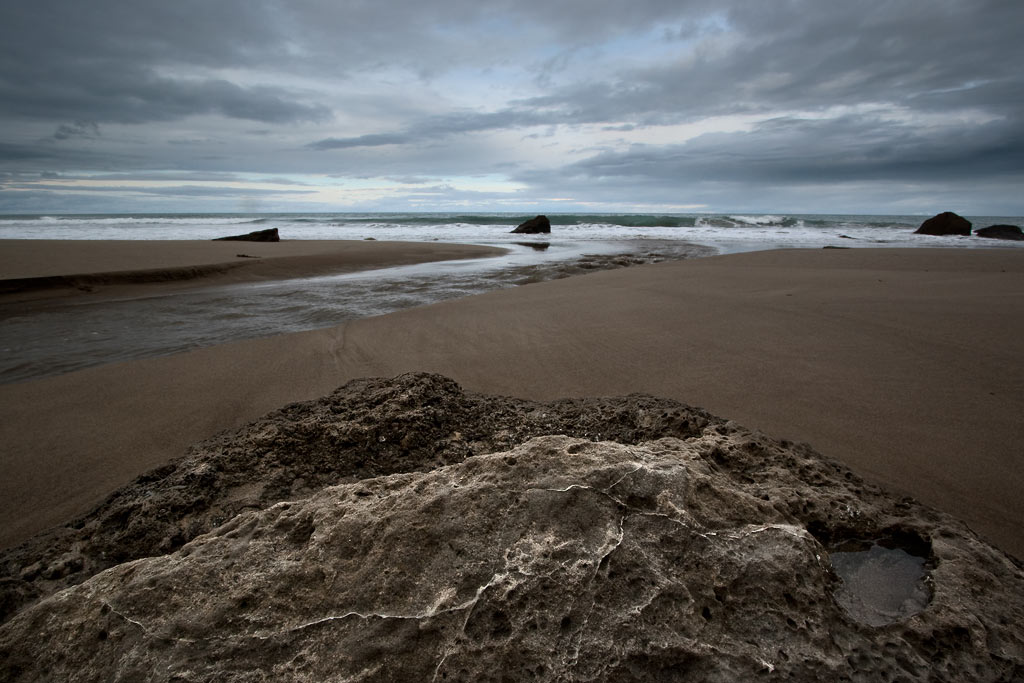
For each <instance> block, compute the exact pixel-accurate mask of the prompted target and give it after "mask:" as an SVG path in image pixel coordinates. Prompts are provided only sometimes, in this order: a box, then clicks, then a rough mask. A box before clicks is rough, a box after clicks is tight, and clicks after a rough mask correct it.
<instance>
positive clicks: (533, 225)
mask: <svg viewBox="0 0 1024 683" xmlns="http://www.w3.org/2000/svg"><path fill="white" fill-rule="evenodd" d="M512 232H513V233H520V234H538V233H545V232H551V221H549V220H548V217H547V216H537V217H535V218H531V219H530V220H528V221H523V222H522V223H520V224H519V226H518V227H516V229H515V230H513V231H512Z"/></svg>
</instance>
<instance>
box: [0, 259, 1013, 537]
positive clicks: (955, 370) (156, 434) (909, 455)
mask: <svg viewBox="0 0 1024 683" xmlns="http://www.w3.org/2000/svg"><path fill="white" fill-rule="evenodd" d="M236 247H238V245H237V243H236ZM238 248H241V247H238ZM245 248H246V249H248V245H247V246H246V247H245ZM160 286H163V285H160ZM1022 354H1024V253H1022V252H1020V251H1018V250H981V249H979V250H975V249H971V250H953V249H948V250H932V249H854V250H789V251H772V252H758V253H750V254H735V255H729V256H720V257H710V258H704V259H694V260H688V261H681V262H672V263H661V264H655V265H648V266H639V267H634V268H628V269H623V270H616V271H606V272H600V273H594V274H590V275H585V276H579V277H572V278H568V279H564V280H558V281H553V282H544V283H538V284H531V285H527V286H523V287H518V288H514V289H509V290H501V291H496V292H491V293H488V294H484V295H480V296H476V297H469V298H466V299H460V300H456V301H448V302H443V303H439V304H435V305H432V306H426V307H422V308H416V309H412V310H408V311H403V312H399V313H394V314H391V315H386V316H380V317H375V318H366V319H362V320H356V321H352V322H349V323H346V324H343V325H340V326H338V327H335V328H330V329H327V330H318V331H313V332H303V333H299V334H293V335H285V336H278V337H271V338H266V339H258V340H251V341H245V342H239V343H235V344H227V345H223V346H218V347H212V348H208V349H202V350H199V351H194V352H190V353H187V354H180V355H176V356H168V357H164V358H155V359H150V360H143V361H134V362H130V363H123V364H115V365H109V366H104V367H100V368H94V369H91V370H84V371H81V372H76V373H72V374H69V375H64V376H60V377H53V378H48V379H44V380H38V381H34V382H27V383H23V384H13V385H6V386H0V443H2V444H4V446H3V451H4V452H3V456H2V464H3V467H4V474H5V476H4V477H3V478H2V479H0V497H2V499H3V500H4V501H5V506H4V508H3V509H2V510H0V545H9V544H12V543H15V542H17V541H19V540H20V539H23V538H26V537H27V536H29V535H31V534H32V533H34V532H36V531H38V530H40V529H42V528H45V527H46V526H49V525H53V524H56V523H60V522H62V521H65V520H67V519H69V518H70V517H72V516H73V515H75V514H80V513H82V512H85V511H87V510H88V509H89V508H90V507H91V506H92V505H94V504H96V503H97V502H99V501H100V500H102V498H103V497H104V496H105V495H106V494H107V493H109V492H110V491H111V490H113V489H114V488H116V487H117V486H119V485H121V484H124V483H126V482H128V481H130V480H131V479H132V478H133V477H135V476H137V475H138V474H140V473H142V472H144V471H146V470H147V469H150V468H152V467H155V466H157V465H160V464H163V463H165V462H167V461H168V460H169V459H171V458H174V457H176V456H178V455H181V454H182V453H183V452H184V450H185V448H186V447H187V445H188V444H190V443H193V442H195V441H197V440H199V439H202V438H204V437H206V436H209V435H211V434H213V433H214V432H216V431H218V430H221V429H228V428H232V427H237V426H240V425H241V424H244V423H245V422H246V421H248V420H251V419H253V418H255V417H257V416H259V415H261V414H263V413H265V412H267V411H269V410H273V409H275V408H278V407H280V406H282V405H284V404H286V403H288V402H291V401H298V400H304V399H309V398H313V397H316V396H320V395H323V394H325V393H328V392H329V391H331V390H332V389H334V388H335V387H336V386H338V385H340V384H342V383H344V382H345V381H347V380H349V379H352V378H355V377H362V376H392V375H396V374H399V373H402V372H406V371H413V370H423V371H433V372H440V373H443V374H446V375H448V376H451V377H453V378H454V379H456V380H457V381H459V382H460V383H461V384H462V385H463V386H464V387H465V388H467V389H469V390H473V391H485V392H489V393H498V394H507V395H514V396H521V397H525V398H535V399H550V398H555V397H560V396H585V395H617V394H625V393H629V392H637V391H639V392H647V393H652V394H657V395H661V396H666V397H671V398H676V399H679V400H682V401H685V402H688V403H691V404H694V405H698V406H701V407H704V408H706V409H707V410H710V411H711V412H713V413H716V414H718V415H721V416H724V417H728V418H732V419H735V420H737V421H738V422H740V423H741V424H743V425H746V426H748V427H753V428H757V429H761V430H763V431H765V432H767V433H769V434H771V435H773V436H776V437H779V438H787V439H791V440H795V441H807V442H809V443H811V444H812V445H813V446H814V447H815V448H817V449H818V450H819V451H821V452H822V453H824V454H826V455H828V456H831V457H834V458H837V459H839V460H842V461H844V462H845V463H846V464H847V465H849V466H850V467H851V468H852V469H854V470H855V471H857V472H858V473H860V474H862V475H863V476H865V477H867V478H868V479H870V480H872V481H875V482H877V483H880V484H883V485H885V486H887V487H889V488H890V489H893V490H895V491H896V492H898V493H906V494H909V495H913V496H914V497H916V498H918V499H920V500H921V501H923V502H925V503H928V504H931V505H934V506H936V507H939V508H941V509H944V510H946V511H948V512H950V513H952V514H955V515H957V516H959V517H961V518H962V519H964V520H965V521H967V522H968V523H969V524H970V525H971V526H972V527H973V528H974V529H975V530H976V531H978V532H979V533H980V534H981V535H983V536H984V537H985V538H987V539H988V540H990V541H991V542H993V543H995V544H996V545H998V546H999V547H1001V548H1003V549H1004V550H1006V551H1008V552H1010V553H1012V554H1014V555H1016V556H1018V557H1024V530H1022V528H1021V525H1020V520H1021V519H1024V497H1022V496H1020V491H1021V490H1024V449H1022V448H1021V447H1020V444H1021V443H1024V420H1022V419H1021V415H1022V412H1024V364H1022V363H1021V362H1020V358H1021V357H1022Z"/></svg>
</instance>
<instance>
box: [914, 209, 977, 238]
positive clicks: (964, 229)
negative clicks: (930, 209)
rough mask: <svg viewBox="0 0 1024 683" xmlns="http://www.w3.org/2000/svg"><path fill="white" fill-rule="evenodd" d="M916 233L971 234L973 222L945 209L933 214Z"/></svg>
mask: <svg viewBox="0 0 1024 683" xmlns="http://www.w3.org/2000/svg"><path fill="white" fill-rule="evenodd" d="M914 234H915V235H966V236H968V237H969V236H970V235H971V222H970V221H969V220H967V219H966V218H964V217H963V216H960V215H957V214H955V213H953V212H952V211H944V212H943V213H940V214H938V215H937V216H932V217H931V218H929V219H928V220H926V221H925V222H924V223H921V227H919V228H918V229H917V230H915V231H914Z"/></svg>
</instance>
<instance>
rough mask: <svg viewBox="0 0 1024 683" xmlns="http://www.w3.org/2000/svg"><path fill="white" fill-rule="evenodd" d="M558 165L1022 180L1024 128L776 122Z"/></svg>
mask: <svg viewBox="0 0 1024 683" xmlns="http://www.w3.org/2000/svg"><path fill="white" fill-rule="evenodd" d="M563 170H564V172H565V173H566V174H568V175H579V176H583V177H588V178H628V177H631V178H637V179H640V178H643V179H646V180H652V179H663V180H668V181H671V182H697V181H717V180H737V181H747V182H755V181H756V182H762V183H788V182H800V183H820V182H839V181H885V180H893V179H901V178H917V179H921V180H974V181H977V180H980V179H983V178H993V177H1005V176H1013V177H1024V128H1022V127H1020V126H1012V125H1008V124H1006V123H1005V122H992V123H989V124H984V125H979V126H977V127H975V128H973V129H971V130H969V131H959V132H958V133H957V134H955V135H953V136H950V134H949V132H948V131H945V130H935V131H921V130H919V129H917V128H916V127H914V126H909V125H895V124H892V123H890V122H880V121H878V120H877V119H873V118H871V117H857V116H848V117H843V118H840V119H831V120H799V119H776V120H772V121H768V122H766V123H764V124H762V125H760V126H757V127H755V128H754V129H753V130H752V131H749V132H743V133H715V134H706V135H702V136H699V137H697V138H694V139H693V140H690V141H688V142H687V143H685V144H681V145H662V146H650V145H635V146H634V147H633V148H631V149H630V150H628V151H625V152H603V153H600V154H595V155H593V156H592V157H590V158H588V159H585V160H583V161H580V162H577V163H575V164H572V165H570V166H568V167H566V168H565V169H563Z"/></svg>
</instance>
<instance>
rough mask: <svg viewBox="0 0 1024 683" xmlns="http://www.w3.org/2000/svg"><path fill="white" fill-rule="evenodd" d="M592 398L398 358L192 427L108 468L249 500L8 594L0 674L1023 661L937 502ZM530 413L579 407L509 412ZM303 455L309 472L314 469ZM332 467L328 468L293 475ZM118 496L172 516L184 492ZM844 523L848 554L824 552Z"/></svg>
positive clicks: (700, 668) (820, 669)
mask: <svg viewBox="0 0 1024 683" xmlns="http://www.w3.org/2000/svg"><path fill="white" fill-rule="evenodd" d="M588 401H590V402H588ZM588 401H560V402H553V403H547V404H541V403H530V402H525V401H517V400H514V399H502V398H496V397H484V396H479V395H473V394H464V393H463V392H462V391H461V390H459V388H458V387H457V386H456V385H454V384H453V383H452V382H450V381H448V380H445V379H443V378H439V377H437V376H431V375H407V376H403V377H400V378H397V379H395V380H366V381H360V382H356V383H351V384H349V385H347V386H346V387H343V388H342V389H340V390H339V391H338V392H336V393H335V394H333V395H331V396H330V397H327V398H325V399H322V400H320V401H315V402H310V403H305V404H295V405H293V406H289V407H288V408H286V409H284V410H282V411H278V412H277V413H275V414H273V415H271V416H268V417H267V418H265V419H263V420H260V421H257V422H255V423H253V424H252V425H250V426H249V427H247V428H244V429H242V430H240V431H238V432H237V433H235V434H233V435H224V436H222V437H219V438H217V439H214V440H211V441H209V442H206V443H205V444H202V445H200V446H199V447H197V448H196V449H195V450H194V451H193V452H192V453H191V454H190V455H189V456H188V457H187V458H185V459H184V460H182V461H181V462H179V463H178V464H177V465H174V466H169V468H165V470H164V471H160V472H157V473H154V474H153V475H151V476H150V477H148V478H145V479H140V480H139V482H137V483H136V486H137V488H136V489H135V490H134V493H133V494H131V495H136V494H141V493H142V490H143V488H145V489H147V490H148V491H149V492H150V494H151V497H153V496H156V497H158V498H159V497H161V496H165V497H166V496H168V495H171V490H172V488H177V489H180V488H184V489H187V490H189V491H192V492H194V493H198V492H199V491H200V490H202V489H210V490H211V491H213V492H214V493H213V494H211V495H212V496H213V497H219V499H220V501H221V502H220V503H218V505H221V506H225V505H227V504H228V501H230V500H235V499H239V498H241V499H245V500H246V501H248V503H247V505H244V506H243V507H245V508H248V509H246V510H245V511H244V512H242V513H241V514H239V515H237V516H235V517H233V518H232V519H230V520H229V521H227V522H226V523H224V524H222V525H220V526H218V527H216V528H214V529H213V530H212V531H210V532H209V533H206V534H203V535H201V536H198V537H196V538H194V539H193V540H192V541H191V542H190V543H189V544H187V545H185V546H184V547H182V548H180V549H178V550H177V551H176V552H173V553H169V554H164V555H159V556H156V557H150V558H146V559H141V560H137V561H134V562H126V563H124V564H121V565H119V566H116V567H114V568H112V569H110V570H109V571H106V572H104V573H102V574H98V575H96V576H93V577H92V578H91V579H90V580H88V581H86V582H85V583H82V584H80V585H78V586H75V587H72V588H69V589H66V590H64V591H62V592H60V593H57V594H56V595H53V596H51V597H50V598H48V599H46V600H43V601H41V602H38V603H37V604H35V605H33V606H31V607H28V608H26V609H23V610H22V611H21V612H20V613H19V614H17V615H16V616H15V617H14V618H13V619H11V620H10V621H8V622H7V623H6V624H4V625H3V626H2V627H0V678H3V679H4V680H13V681H17V680H46V679H52V680H61V679H65V678H68V677H77V678H78V679H82V680H111V679H114V678H117V677H121V678H122V679H128V678H131V677H132V676H135V675H138V676H139V677H142V678H145V677H154V676H155V677H156V678H158V679H159V680H180V681H189V680H197V681H198V680H309V681H318V680H364V681H376V680H379V681H385V680H437V681H440V680H474V681H475V680H499V679H500V680H551V681H554V680H616V681H618V680H660V679H662V678H668V679H671V680H695V681H697V680H699V681H705V680H721V681H733V680H750V679H752V678H754V677H764V678H767V679H785V680H799V681H811V680H815V681H817V680H864V681H876V680H948V681H954V680H1012V679H1014V678H1015V677H1019V676H1020V675H1021V672H1022V671H1024V634H1022V633H1021V630H1020V628H1019V624H1020V623H1022V619H1024V597H1022V596H1024V574H1022V572H1021V570H1020V568H1019V567H1018V566H1017V565H1015V563H1014V562H1013V561H1012V560H1011V559H1010V558H1008V557H1007V556H1006V555H1004V554H1003V553H1001V552H999V551H997V550H995V549H994V548H992V547H991V546H988V545H986V544H985V543H983V542H981V541H980V540H979V539H978V538H977V537H975V536H974V535H973V534H972V533H971V532H970V531H969V530H967V529H966V528H965V527H964V526H963V525H961V524H960V523H959V522H956V521H955V520H953V519H951V518H950V517H948V516H946V515H944V514H942V513H939V512H936V511H934V510H931V509H929V508H925V507H923V506H920V505H918V504H916V503H914V502H913V501H911V500H909V499H903V500H897V499H894V498H891V497H889V496H887V495H886V494H884V493H883V492H882V491H880V490H879V489H876V488H874V487H872V486H870V485H867V484H865V483H864V482H863V481H861V480H859V479H858V478H857V477H856V476H854V475H852V474H851V473H849V472H848V471H846V470H845V469H844V468H842V467H840V466H838V465H837V464H835V463H832V462H829V461H827V460H826V459H824V458H822V457H821V456H820V455H818V454H816V453H815V452H814V451H812V450H811V449H810V448H808V447H806V446H795V445H792V444H788V443H785V442H777V441H774V440H772V439H769V438H767V437H765V436H764V435H761V434H758V433H753V432H750V431H747V430H745V429H743V428H742V427H739V426H737V425H735V424H734V423H731V422H730V423H727V422H724V421H722V420H719V419H717V418H713V417H711V416H709V415H707V414H706V413H703V412H702V411H699V410H696V409H692V408H689V407H687V406H684V405H681V404H677V403H674V402H671V401H663V400H659V399H652V398H649V397H642V396H631V397H626V398H622V399H589V400H588ZM449 409H452V410H454V411H455V413H454V414H453V415H450V414H449V413H448V411H449ZM545 425H547V427H550V428H551V429H552V430H558V429H559V428H560V427H574V426H575V428H576V429H578V430H580V431H583V432H588V433H586V434H583V433H580V434H578V435H577V436H575V437H573V436H538V437H536V438H532V439H528V437H530V436H533V435H534V434H535V433H536V430H538V429H540V430H544V429H545ZM605 425H607V426H608V429H605V428H604V426H605ZM658 432H661V433H662V434H663V435H664V438H656V437H657V436H658ZM549 433H554V432H553V431H552V432H549ZM524 439H528V440H525V442H524ZM595 439H597V440H595ZM622 442H631V443H622ZM502 444H508V445H502ZM512 444H516V445H512ZM360 452H362V453H363V455H362V456H359V453H360ZM265 460H266V461H268V463H269V464H268V466H267V468H265V469H264V468H263V467H262V466H261V465H262V463H263V462H264V461H265ZM236 461H238V462H237V463H236ZM300 462H301V463H303V464H299V463H300ZM445 462H447V463H451V464H446V465H444V466H440V465H442V463H445ZM241 463H245V464H244V465H243V464H241ZM304 468H306V469H304ZM320 469H323V470H324V471H330V472H332V473H333V474H332V475H331V476H326V475H325V476H324V477H322V478H321V479H316V477H317V471H319V470H320ZM402 469H408V470H418V471H405V472H402ZM227 470H233V471H234V474H232V475H231V476H230V477H228V478H227V479H225V475H224V472H225V471H227ZM387 470H391V471H393V472H395V473H394V474H390V475H384V474H383V472H384V471H387ZM300 472H304V473H305V474H300ZM342 472H348V473H349V475H348V476H345V475H342V474H341V473H342ZM372 472H376V473H377V474H379V475H380V476H372V474H371V473H372ZM246 475H247V476H248V480H247V482H246V481H245V480H244V477H245V476H246ZM363 475H365V476H368V477H369V478H365V479H362V480H354V478H355V477H357V476H363ZM237 477H243V479H238V478H237ZM288 477H299V478H300V479H302V480H303V481H301V482H300V481H297V480H290V479H288ZM307 477H309V479H307ZM332 478H333V479H335V480H337V479H339V478H343V479H347V480H348V483H343V484H340V485H336V486H326V487H321V488H319V490H317V491H316V492H312V493H310V492H309V489H310V488H317V487H319V486H320V482H322V481H329V480H331V479H332ZM314 479H315V480H316V481H314ZM229 481H231V482H234V483H233V484H229ZM289 485H290V486H291V487H293V488H294V489H295V492H294V493H293V494H292V496H291V498H292V500H290V501H287V502H279V503H276V504H270V505H267V504H266V501H267V500H271V499H273V496H270V497H266V496H265V495H264V494H263V493H261V491H265V490H267V489H273V488H275V487H282V486H283V487H285V488H287V487H288V486H289ZM164 500H166V498H164ZM204 504H206V503H204ZM140 505H141V501H140ZM201 507H202V505H200V508H201ZM128 509H129V508H123V509H122V512H127V510H128ZM137 513H138V514H147V513H148V514H149V515H150V516H154V517H158V516H161V515H163V516H164V517H165V518H167V519H168V520H173V519H177V520H178V523H179V524H180V527H181V528H182V529H186V528H187V527H188V526H189V524H190V522H189V519H190V518H189V515H190V514H191V511H190V510H188V509H187V508H181V507H171V508H164V507H162V506H161V505H160V504H159V503H157V504H155V505H154V506H153V507H152V508H148V509H142V508H139V509H137ZM95 521H96V520H93V521H92V522H90V521H85V522H83V528H86V527H88V526H89V524H92V523H94V522H95ZM134 521H135V519H134V518H132V517H126V518H122V522H123V523H125V525H126V526H130V524H131V523H132V522H134ZM110 531H113V530H112V529H111V530H110ZM122 540H124V539H122ZM874 541H878V543H874ZM858 543H859V544H861V545H857V544H858ZM861 546H863V547H864V548H867V550H864V552H866V553H868V554H867V555H866V556H865V557H861V558H851V557H849V556H848V555H851V554H852V553H854V552H858V551H859V548H860V547H861ZM876 546H881V547H884V549H886V550H889V549H891V548H890V546H895V549H896V550H899V551H900V552H903V553H904V554H906V555H907V556H909V557H913V558H916V559H914V560H910V561H906V562H904V563H903V565H905V566H906V567H910V568H911V569H913V568H915V567H916V568H917V569H919V570H920V572H919V574H917V575H914V574H913V573H912V572H909V571H904V569H900V572H901V577H900V578H901V579H902V581H901V584H902V583H906V582H909V584H910V585H909V586H905V587H901V590H902V588H906V591H907V592H908V595H909V597H908V598H907V600H906V601H901V598H900V595H901V593H899V591H894V590H892V587H891V586H890V583H891V579H892V578H893V577H892V576H890V574H889V573H887V569H886V568H887V567H888V566H889V564H888V560H887V558H886V556H885V555H884V554H882V553H881V552H880V551H878V550H876V549H875V548H876ZM830 550H834V551H836V563H835V564H836V570H838V571H839V573H840V574H842V575H845V576H847V577H849V578H848V584H847V583H844V582H843V580H842V579H841V578H839V574H837V571H835V570H834V569H833V563H832V562H831V561H830V552H829V551H830ZM844 553H845V554H846V555H844ZM5 559H6V560H7V564H8V566H9V565H10V564H11V558H10V557H7V558H5ZM40 565H46V562H40ZM46 570H47V568H46V567H43V568H42V569H40V570H39V571H46ZM903 574H906V576H903ZM908 577H909V578H908ZM851 594H852V595H851ZM861 603H867V605H866V608H863V607H864V606H863V605H861ZM904 603H906V604H904ZM865 609H866V611H865ZM157 672H158V673H157Z"/></svg>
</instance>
